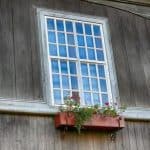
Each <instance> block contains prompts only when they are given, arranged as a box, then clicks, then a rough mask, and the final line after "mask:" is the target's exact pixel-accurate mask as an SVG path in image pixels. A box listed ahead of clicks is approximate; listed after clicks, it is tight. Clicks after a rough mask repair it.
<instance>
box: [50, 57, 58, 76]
mask: <svg viewBox="0 0 150 150" xmlns="http://www.w3.org/2000/svg"><path fill="white" fill-rule="evenodd" d="M51 66H52V72H53V73H58V72H59V68H58V61H57V60H52V61H51Z"/></svg>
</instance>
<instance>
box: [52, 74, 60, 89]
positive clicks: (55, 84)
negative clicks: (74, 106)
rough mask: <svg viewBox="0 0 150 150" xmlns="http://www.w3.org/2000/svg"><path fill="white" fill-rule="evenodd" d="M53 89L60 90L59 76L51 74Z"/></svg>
mask: <svg viewBox="0 0 150 150" xmlns="http://www.w3.org/2000/svg"><path fill="white" fill-rule="evenodd" d="M53 87H54V88H60V79H59V75H57V74H53Z"/></svg>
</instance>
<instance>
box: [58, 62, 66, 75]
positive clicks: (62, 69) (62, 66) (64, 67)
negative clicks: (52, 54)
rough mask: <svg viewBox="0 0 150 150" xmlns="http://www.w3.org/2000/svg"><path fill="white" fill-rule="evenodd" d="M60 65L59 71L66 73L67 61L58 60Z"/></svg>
mask: <svg viewBox="0 0 150 150" xmlns="http://www.w3.org/2000/svg"><path fill="white" fill-rule="evenodd" d="M60 66H61V73H65V74H68V69H67V62H66V61H60Z"/></svg>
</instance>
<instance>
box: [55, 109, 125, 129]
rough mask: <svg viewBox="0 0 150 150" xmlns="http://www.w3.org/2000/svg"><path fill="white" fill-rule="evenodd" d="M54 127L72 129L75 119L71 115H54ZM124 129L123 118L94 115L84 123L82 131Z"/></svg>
mask: <svg viewBox="0 0 150 150" xmlns="http://www.w3.org/2000/svg"><path fill="white" fill-rule="evenodd" d="M54 120H55V127H56V128H63V127H74V125H75V117H74V114H73V113H67V112H60V113H58V114H56V115H55V119H54ZM124 127H125V120H124V118H123V117H120V116H117V117H108V116H101V115H98V114H94V115H93V116H92V118H91V119H90V120H88V121H87V122H85V123H84V125H83V128H84V129H100V130H118V129H122V128H124Z"/></svg>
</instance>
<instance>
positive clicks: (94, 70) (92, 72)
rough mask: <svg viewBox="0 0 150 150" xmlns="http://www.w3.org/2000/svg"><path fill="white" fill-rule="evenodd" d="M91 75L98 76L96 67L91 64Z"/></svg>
mask: <svg viewBox="0 0 150 150" xmlns="http://www.w3.org/2000/svg"><path fill="white" fill-rule="evenodd" d="M90 75H91V76H95V77H96V76H97V74H96V66H95V65H94V64H92V65H91V64H90Z"/></svg>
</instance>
